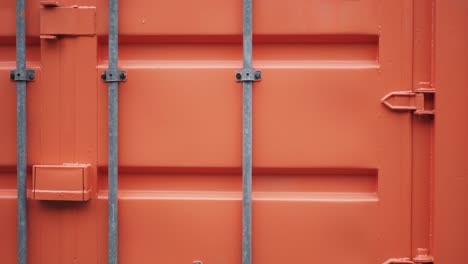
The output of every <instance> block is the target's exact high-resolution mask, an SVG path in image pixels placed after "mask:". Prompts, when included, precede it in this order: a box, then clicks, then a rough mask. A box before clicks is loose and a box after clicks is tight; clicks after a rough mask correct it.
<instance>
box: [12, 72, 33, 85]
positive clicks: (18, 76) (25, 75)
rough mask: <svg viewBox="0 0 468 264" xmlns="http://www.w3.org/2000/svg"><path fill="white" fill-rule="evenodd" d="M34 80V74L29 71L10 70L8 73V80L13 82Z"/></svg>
mask: <svg viewBox="0 0 468 264" xmlns="http://www.w3.org/2000/svg"><path fill="white" fill-rule="evenodd" d="M34 78H36V72H35V71H34V70H31V69H25V70H12V71H11V72H10V80H12V81H14V82H18V81H23V82H30V81H33V80H34Z"/></svg>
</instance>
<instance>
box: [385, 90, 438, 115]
mask: <svg viewBox="0 0 468 264" xmlns="http://www.w3.org/2000/svg"><path fill="white" fill-rule="evenodd" d="M392 97H396V98H398V97H400V98H401V97H408V98H409V99H410V101H409V104H405V105H395V104H392V103H390V102H389V100H390V98H392ZM434 97H435V89H433V88H420V89H417V90H415V91H398V92H391V93H388V94H387V95H385V96H384V97H383V98H382V99H381V102H382V103H383V104H384V105H386V106H387V107H388V108H390V109H391V110H394V111H413V114H415V115H430V116H433V115H434V114H435V109H434Z"/></svg>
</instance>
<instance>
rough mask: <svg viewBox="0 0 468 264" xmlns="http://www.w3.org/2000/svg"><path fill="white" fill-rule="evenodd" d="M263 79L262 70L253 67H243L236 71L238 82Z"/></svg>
mask: <svg viewBox="0 0 468 264" xmlns="http://www.w3.org/2000/svg"><path fill="white" fill-rule="evenodd" d="M261 80H262V72H261V71H259V70H253V69H243V70H241V71H238V72H236V81H238V82H258V81H261Z"/></svg>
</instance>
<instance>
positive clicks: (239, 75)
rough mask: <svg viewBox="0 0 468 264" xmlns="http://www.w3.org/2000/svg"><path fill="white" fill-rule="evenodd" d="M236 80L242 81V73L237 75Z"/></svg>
mask: <svg viewBox="0 0 468 264" xmlns="http://www.w3.org/2000/svg"><path fill="white" fill-rule="evenodd" d="M236 79H237V80H240V79H242V74H241V73H240V72H238V73H236Z"/></svg>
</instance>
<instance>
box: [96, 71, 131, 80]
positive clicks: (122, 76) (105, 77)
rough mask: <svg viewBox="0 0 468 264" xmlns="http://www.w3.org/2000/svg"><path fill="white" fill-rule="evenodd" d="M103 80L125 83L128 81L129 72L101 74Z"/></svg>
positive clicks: (105, 72) (106, 72)
mask: <svg viewBox="0 0 468 264" xmlns="http://www.w3.org/2000/svg"><path fill="white" fill-rule="evenodd" d="M101 79H102V80H103V81H104V82H125V81H126V80H127V72H125V71H122V70H106V71H104V72H103V73H102V74H101Z"/></svg>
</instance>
